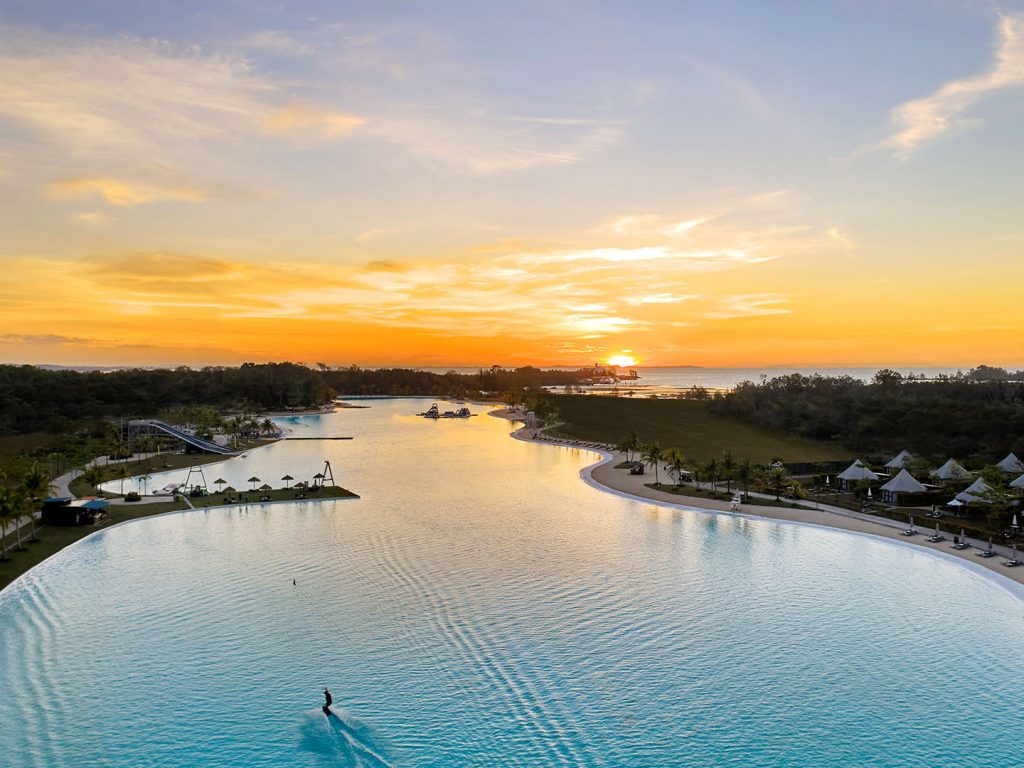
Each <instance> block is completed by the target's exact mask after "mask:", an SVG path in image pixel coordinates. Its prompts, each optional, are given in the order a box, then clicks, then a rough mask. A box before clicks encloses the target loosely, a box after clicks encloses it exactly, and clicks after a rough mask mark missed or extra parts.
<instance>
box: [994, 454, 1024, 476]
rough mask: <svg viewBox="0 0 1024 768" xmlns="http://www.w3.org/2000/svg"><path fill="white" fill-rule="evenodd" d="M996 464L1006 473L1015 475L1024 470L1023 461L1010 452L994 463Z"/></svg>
mask: <svg viewBox="0 0 1024 768" xmlns="http://www.w3.org/2000/svg"><path fill="white" fill-rule="evenodd" d="M996 466H997V467H999V468H1000V469H1001V470H1003V472H1006V473H1007V474H1008V475H1016V474H1018V473H1020V472H1024V461H1021V460H1020V459H1018V458H1017V457H1016V456H1014V455H1013V454H1012V453H1010V454H1007V456H1006V458H1005V459H1003V460H1002V461H1000V462H999V463H998V464H996Z"/></svg>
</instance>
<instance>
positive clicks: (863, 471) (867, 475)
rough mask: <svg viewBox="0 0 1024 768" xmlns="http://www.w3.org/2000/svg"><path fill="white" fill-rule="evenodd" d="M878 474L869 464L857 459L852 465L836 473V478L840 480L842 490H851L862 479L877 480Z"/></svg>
mask: <svg viewBox="0 0 1024 768" xmlns="http://www.w3.org/2000/svg"><path fill="white" fill-rule="evenodd" d="M877 479H878V475H876V474H875V473H874V472H872V471H871V470H870V469H869V468H868V467H867V465H866V464H865V463H864V462H863V461H861V460H860V459H857V460H856V461H854V462H853V464H851V465H850V466H848V467H847V468H846V469H844V470H843V471H842V472H840V473H839V474H838V475H836V480H838V481H839V490H840V491H849V490H852V489H853V486H854V485H855V484H856V483H858V482H860V481H861V480H872V481H873V480H877Z"/></svg>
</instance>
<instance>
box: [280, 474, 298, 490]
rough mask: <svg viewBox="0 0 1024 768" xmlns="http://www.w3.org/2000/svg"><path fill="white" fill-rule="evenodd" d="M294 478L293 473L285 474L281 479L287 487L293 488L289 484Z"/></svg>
mask: <svg viewBox="0 0 1024 768" xmlns="http://www.w3.org/2000/svg"><path fill="white" fill-rule="evenodd" d="M294 479H295V478H294V477H292V476H291V475H285V476H284V477H282V478H281V480H282V481H283V482H284V483H285V486H284V487H285V488H291V486H290V485H288V483H290V482H291V481H292V480H294Z"/></svg>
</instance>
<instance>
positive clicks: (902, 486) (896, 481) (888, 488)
mask: <svg viewBox="0 0 1024 768" xmlns="http://www.w3.org/2000/svg"><path fill="white" fill-rule="evenodd" d="M926 490H928V489H927V488H925V487H924V486H923V485H921V483H919V482H918V481H917V480H916V479H915V478H914V476H913V475H912V474H910V473H909V472H907V470H905V469H901V470H900V471H899V473H898V474H897V475H896V477H894V478H893V479H892V480H890V481H889V482H888V483H886V484H885V485H883V486H882V492H883V493H922V492H924V491H926Z"/></svg>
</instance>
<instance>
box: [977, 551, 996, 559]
mask: <svg viewBox="0 0 1024 768" xmlns="http://www.w3.org/2000/svg"><path fill="white" fill-rule="evenodd" d="M995 556H996V553H995V552H993V551H992V550H991V549H983V550H982V551H981V552H979V553H978V557H995Z"/></svg>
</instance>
